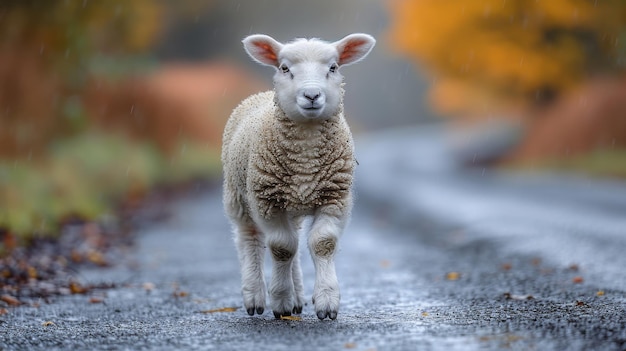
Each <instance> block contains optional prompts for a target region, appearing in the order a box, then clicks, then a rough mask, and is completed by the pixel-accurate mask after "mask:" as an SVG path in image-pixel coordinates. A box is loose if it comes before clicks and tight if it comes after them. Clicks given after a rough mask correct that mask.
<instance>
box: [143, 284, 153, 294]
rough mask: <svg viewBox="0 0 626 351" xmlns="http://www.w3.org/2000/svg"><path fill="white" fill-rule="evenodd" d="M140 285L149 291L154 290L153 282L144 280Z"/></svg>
mask: <svg viewBox="0 0 626 351" xmlns="http://www.w3.org/2000/svg"><path fill="white" fill-rule="evenodd" d="M141 287H142V288H143V289H144V290H145V291H147V292H150V291H152V290H154V288H155V285H154V283H148V282H145V283H143V284H142V285H141Z"/></svg>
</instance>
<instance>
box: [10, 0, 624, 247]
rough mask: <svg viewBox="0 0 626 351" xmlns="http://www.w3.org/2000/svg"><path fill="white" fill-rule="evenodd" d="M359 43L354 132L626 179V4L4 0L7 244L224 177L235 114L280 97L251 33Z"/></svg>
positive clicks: (480, 160) (349, 101)
mask: <svg viewBox="0 0 626 351" xmlns="http://www.w3.org/2000/svg"><path fill="white" fill-rule="evenodd" d="M352 32H366V33H369V34H372V35H373V36H375V37H376V38H377V40H378V44H377V46H376V48H375V49H374V51H373V52H372V54H371V55H370V56H369V57H368V58H367V59H366V60H365V61H363V62H361V63H359V64H358V65H354V66H350V67H346V68H344V69H343V70H342V71H343V74H344V75H345V76H346V81H347V83H348V86H347V93H346V114H347V118H348V121H349V123H350V125H351V126H352V128H353V130H354V131H355V133H356V134H363V133H375V132H377V131H379V130H382V129H392V128H407V127H409V126H410V127H411V128H413V127H415V128H416V129H419V128H426V127H428V126H430V125H433V124H436V125H439V124H445V126H446V129H447V130H450V131H451V132H450V133H447V134H445V136H444V137H446V138H450V144H451V145H453V147H454V149H455V150H456V152H455V155H456V157H458V158H459V161H460V162H462V163H467V164H468V165H471V164H481V165H489V166H492V167H505V168H513V169H528V168H531V169H533V170H544V169H545V170H554V169H558V170H564V171H568V172H581V173H585V174H593V175H598V176H610V177H622V178H623V177H626V76H625V75H624V71H625V69H626V2H624V1H623V0H550V1H536V0H476V1H463V0H457V1H453V0H449V1H440V0H413V1H378V0H342V1H336V0H318V1H308V2H294V1H288V0H256V1H253V0H249V1H245V0H242V1H226V0H197V1H192V0H132V1H127V0H46V1H43V0H3V1H2V2H0V232H4V233H7V232H11V233H15V234H18V235H31V234H33V233H35V234H46V233H55V231H56V230H57V229H58V225H59V223H61V222H62V221H63V219H64V218H68V216H73V217H80V218H85V219H88V220H89V219H95V218H99V217H101V216H103V215H106V214H111V213H114V212H115V209H116V206H119V204H120V203H129V202H130V203H132V202H133V201H138V200H137V199H141V198H142V196H144V195H145V194H146V193H147V192H148V191H149V190H150V189H153V188H154V187H156V186H159V185H162V184H175V183H181V182H186V181H189V180H190V179H197V178H205V179H206V178H218V177H219V176H220V164H219V152H220V150H219V148H220V143H221V134H222V130H223V127H224V125H225V122H226V119H227V118H228V116H229V114H230V111H231V110H232V109H233V108H234V107H235V106H236V105H237V103H238V102H239V101H240V100H241V99H243V98H244V97H246V96H248V95H249V94H251V93H254V92H257V91H261V90H265V89H269V88H271V76H272V74H273V71H272V70H271V69H270V68H268V67H261V66H259V65H257V64H255V63H253V62H252V61H251V60H250V59H249V58H248V57H247V55H246V54H245V52H244V51H243V49H242V46H241V39H242V38H243V37H245V36H246V35H248V34H253V33H265V34H269V35H271V36H273V37H274V38H276V39H277V40H280V41H288V40H290V39H292V38H294V37H319V38H323V39H326V40H329V41H334V40H338V39H340V38H341V37H343V36H344V35H347V34H349V33H352Z"/></svg>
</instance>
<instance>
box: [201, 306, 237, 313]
mask: <svg viewBox="0 0 626 351" xmlns="http://www.w3.org/2000/svg"><path fill="white" fill-rule="evenodd" d="M238 309H239V307H224V308H216V309H214V310H204V311H200V313H218V312H235V311H237V310H238Z"/></svg>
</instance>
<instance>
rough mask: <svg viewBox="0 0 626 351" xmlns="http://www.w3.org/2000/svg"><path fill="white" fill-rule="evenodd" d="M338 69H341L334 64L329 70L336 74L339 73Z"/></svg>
mask: <svg viewBox="0 0 626 351" xmlns="http://www.w3.org/2000/svg"><path fill="white" fill-rule="evenodd" d="M337 68H339V66H337V64H336V63H333V64H332V65H330V69H329V71H330V72H331V73H335V72H337Z"/></svg>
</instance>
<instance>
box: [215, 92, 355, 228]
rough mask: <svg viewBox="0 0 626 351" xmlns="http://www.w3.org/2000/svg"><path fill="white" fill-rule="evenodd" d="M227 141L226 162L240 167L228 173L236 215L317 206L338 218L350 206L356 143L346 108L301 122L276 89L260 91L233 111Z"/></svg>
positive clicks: (306, 209)
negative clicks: (281, 102)
mask: <svg viewBox="0 0 626 351" xmlns="http://www.w3.org/2000/svg"><path fill="white" fill-rule="evenodd" d="M249 130H251V131H254V133H252V134H251V135H250V133H249V132H248V131H249ZM223 145H224V148H223V151H222V152H223V157H222V158H223V160H224V162H228V161H226V160H230V162H231V163H233V166H234V165H236V167H229V168H227V169H226V170H225V174H224V177H225V189H224V191H225V192H226V194H225V199H228V202H227V204H228V205H229V206H232V209H231V210H229V212H231V213H240V214H241V216H243V217H245V216H249V215H250V206H254V212H257V213H258V214H259V215H261V216H262V217H263V218H265V219H272V218H274V217H275V216H276V215H277V214H279V213H281V212H285V211H287V212H289V213H290V214H292V215H298V214H313V211H314V210H315V209H317V208H321V209H323V210H324V211H326V212H328V214H329V215H334V216H338V215H339V214H341V213H342V212H343V211H344V210H345V209H349V207H350V201H351V200H350V199H351V196H350V187H351V185H352V174H353V171H354V156H353V143H352V135H351V133H350V130H349V128H348V125H347V123H346V121H345V119H344V116H343V109H342V108H340V109H339V110H338V111H337V113H336V114H335V115H334V116H333V117H332V118H330V119H328V120H325V121H322V122H321V123H296V122H294V121H292V120H290V119H289V118H287V117H286V116H285V115H284V112H283V111H282V110H281V109H280V108H279V107H278V105H277V104H276V103H275V101H274V92H273V91H267V92H264V93H259V94H256V95H253V96H251V97H249V98H247V99H246V100H244V101H243V102H242V103H241V104H240V105H239V106H238V107H237V108H236V109H235V110H234V111H233V114H232V115H231V118H230V120H229V121H228V124H227V126H226V129H225V131H224V141H223ZM252 150H254V151H252Z"/></svg>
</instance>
